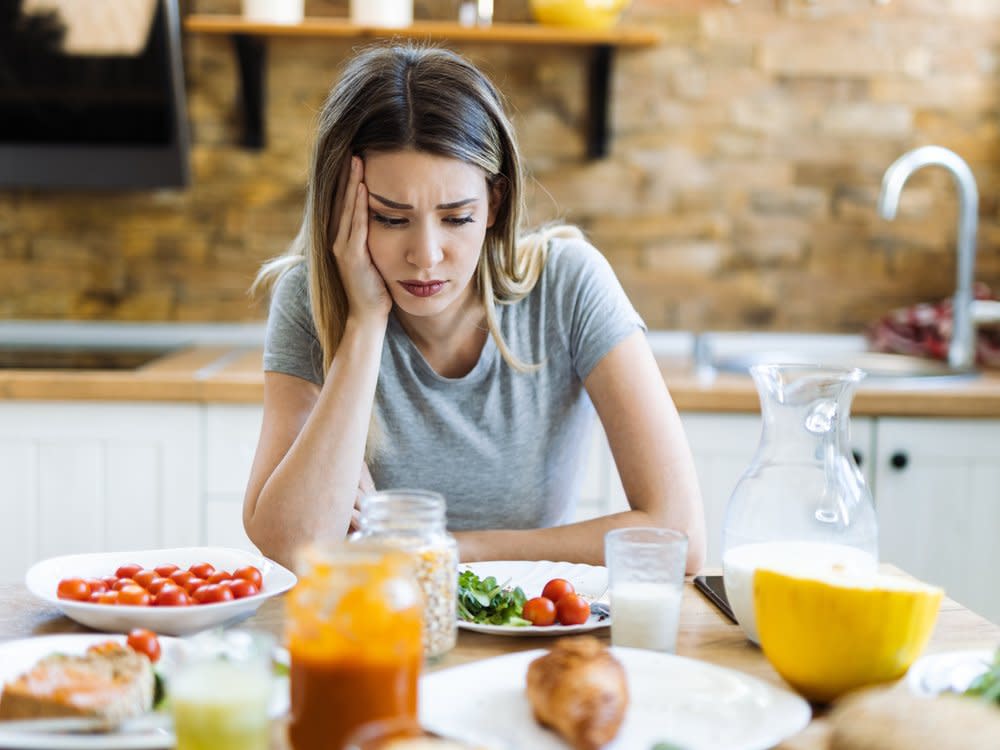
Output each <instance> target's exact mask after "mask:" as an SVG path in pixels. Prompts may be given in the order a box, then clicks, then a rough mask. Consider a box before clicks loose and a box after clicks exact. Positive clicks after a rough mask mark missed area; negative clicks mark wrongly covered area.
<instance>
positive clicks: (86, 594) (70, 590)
mask: <svg viewBox="0 0 1000 750" xmlns="http://www.w3.org/2000/svg"><path fill="white" fill-rule="evenodd" d="M56 596H58V597H59V598H60V599H72V600H73V601H76V602H85V601H87V600H88V599H89V598H90V586H88V585H87V582H86V581H85V580H83V579H82V578H63V579H62V580H61V581H59V586H58V587H57V588H56Z"/></svg>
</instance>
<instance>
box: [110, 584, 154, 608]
mask: <svg viewBox="0 0 1000 750" xmlns="http://www.w3.org/2000/svg"><path fill="white" fill-rule="evenodd" d="M151 601H152V599H150V596H149V592H148V591H146V589H144V588H143V587H142V586H140V585H139V584H138V583H133V584H131V585H129V586H123V587H122V588H120V589H119V590H118V603H119V604H129V605H131V606H133V607H148V606H149V604H150V602H151Z"/></svg>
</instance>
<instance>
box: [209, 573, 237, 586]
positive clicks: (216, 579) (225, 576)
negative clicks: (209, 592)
mask: <svg viewBox="0 0 1000 750" xmlns="http://www.w3.org/2000/svg"><path fill="white" fill-rule="evenodd" d="M229 580H232V576H231V575H230V574H229V573H228V572H227V571H225V570H217V571H215V572H214V573H212V575H210V576H209V577H208V582H209V583H222V582H223V581H229Z"/></svg>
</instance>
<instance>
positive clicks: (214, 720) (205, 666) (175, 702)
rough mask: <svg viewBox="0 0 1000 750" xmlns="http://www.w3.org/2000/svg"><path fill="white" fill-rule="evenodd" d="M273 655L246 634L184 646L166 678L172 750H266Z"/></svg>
mask: <svg viewBox="0 0 1000 750" xmlns="http://www.w3.org/2000/svg"><path fill="white" fill-rule="evenodd" d="M273 650H274V638H273V637H271V636H270V635H268V634H266V633H260V632H255V631H248V630H230V631H216V632H208V633H203V634H201V635H198V636H196V637H194V638H191V639H188V640H187V641H185V643H184V649H183V651H182V653H181V655H180V656H179V657H178V658H177V662H176V663H175V664H173V665H170V669H169V672H168V678H167V681H168V684H169V695H170V707H171V711H172V712H173V717H174V732H175V733H176V735H177V750H210V749H211V750H268V748H269V747H270V720H269V718H268V704H269V703H270V700H271V692H272V676H271V675H272V667H271V659H272V652H273Z"/></svg>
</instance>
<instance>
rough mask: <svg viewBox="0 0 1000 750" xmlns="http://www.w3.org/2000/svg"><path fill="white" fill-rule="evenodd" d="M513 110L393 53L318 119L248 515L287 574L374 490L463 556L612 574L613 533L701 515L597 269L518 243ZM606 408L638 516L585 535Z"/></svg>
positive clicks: (343, 527) (644, 352)
mask: <svg viewBox="0 0 1000 750" xmlns="http://www.w3.org/2000/svg"><path fill="white" fill-rule="evenodd" d="M523 179H524V178H523V175H522V168H521V163H520V157H519V155H518V151H517V146H516V143H515V140H514V133H513V130H512V127H511V124H510V122H509V121H508V119H507V117H506V116H505V114H504V110H503V104H502V100H501V97H500V94H499V93H498V92H497V91H496V89H495V88H494V87H493V86H492V84H491V83H490V82H489V81H488V79H487V78H486V77H485V76H484V75H483V74H482V73H481V72H480V71H479V70H478V69H476V68H475V67H474V66H473V65H472V64H470V63H469V62H467V61H466V60H465V59H464V58H462V57H460V56H458V55H456V54H454V53H451V52H448V51H445V50H441V49H430V48H414V47H379V48H372V49H369V50H366V51H363V52H361V53H360V54H359V55H358V56H356V57H355V58H353V59H352V60H351V61H350V62H349V63H348V64H347V66H346V69H345V71H344V73H343V75H342V76H341V78H340V80H339V82H338V83H337V84H336V85H335V86H334V88H333V90H332V91H331V93H330V96H329V98H328V99H327V101H326V103H325V105H324V107H323V110H322V113H321V116H320V121H319V132H318V137H317V140H316V145H315V150H314V154H313V158H312V164H311V171H310V179H309V187H308V194H307V201H306V210H305V216H304V218H303V221H302V227H301V229H300V231H299V234H298V236H297V237H296V239H295V241H294V242H293V244H292V246H291V248H290V249H289V251H288V252H287V253H286V254H285V255H284V256H281V257H279V258H277V259H275V260H273V261H271V262H270V263H268V264H266V265H265V266H264V268H263V269H262V270H261V272H260V276H259V277H258V280H257V283H258V285H264V286H266V287H268V288H271V290H272V299H271V308H270V315H269V318H268V325H267V338H266V343H265V355H264V370H265V380H264V383H265V385H264V422H263V427H262V429H261V435H260V442H259V444H258V446H257V454H256V457H255V459H254V464H253V469H252V472H251V475H250V480H249V485H248V487H247V493H246V500H245V505H244V524H245V527H246V530H247V533H248V534H249V536H250V538H251V539H252V540H253V541H254V543H255V544H257V546H258V547H259V548H260V549H261V551H262V552H263V553H264V554H266V555H268V556H270V557H272V558H274V559H276V560H279V561H282V562H285V563H288V562H290V561H291V558H292V556H293V552H294V550H295V549H296V548H297V547H298V546H299V545H301V544H302V543H304V542H307V541H309V540H311V539H314V538H317V537H323V536H343V535H344V534H346V533H347V532H348V530H349V528H351V526H352V523H353V514H354V513H355V512H356V511H355V503H356V499H357V498H358V497H359V496H360V494H363V493H364V492H366V491H371V490H372V489H373V488H374V487H378V488H379V489H389V488H400V487H407V488H419V489H426V490H436V491H438V492H440V493H442V494H443V495H444V497H445V498H446V500H447V518H448V526H449V528H450V530H451V531H452V532H453V533H454V534H455V535H456V537H457V538H458V540H459V551H460V555H461V558H462V559H463V560H467V561H472V560H495V559H551V560H569V561H578V562H589V563H601V562H602V561H603V556H604V545H603V537H604V534H605V532H607V531H608V530H610V529H613V528H617V527H622V526H665V527H671V528H675V529H679V530H681V531H684V532H686V533H687V534H688V536H689V538H690V541H689V553H688V565H687V567H688V570H689V571H691V572H693V571H695V570H697V569H698V568H699V566H700V565H701V563H702V560H703V559H704V549H705V542H704V516H703V510H702V505H701V496H700V494H699V491H698V484H697V479H696V477H695V472H694V467H693V464H692V460H691V455H690V451H689V449H688V445H687V442H686V439H685V437H684V433H683V430H682V428H681V423H680V420H679V418H678V415H677V411H676V409H675V408H674V405H673V402H672V401H671V399H670V396H669V394H668V392H667V389H666V387H665V385H664V383H663V379H662V377H661V375H660V372H659V369H658V368H657V365H656V362H655V361H654V358H653V355H652V352H651V351H650V348H649V345H648V343H647V341H646V337H645V334H644V329H645V326H644V324H643V322H642V320H641V319H640V318H639V316H638V314H637V313H636V312H635V310H634V309H633V307H632V305H631V304H630V303H629V301H628V299H627V297H626V296H625V294H624V292H623V291H622V288H621V286H620V285H619V283H618V281H617V279H616V278H615V276H614V273H613V272H612V270H611V268H610V266H609V265H608V263H607V261H606V260H605V259H604V257H603V256H602V255H601V254H600V253H599V252H598V251H597V250H596V249H594V248H593V247H592V246H591V245H589V244H588V243H587V242H586V241H585V240H584V239H583V236H582V234H581V233H580V232H579V231H578V230H575V229H573V228H570V227H558V228H551V229H548V230H546V231H542V232H537V233H535V234H531V235H527V236H524V237H519V236H518V229H519V219H520V216H521V203H522V190H523ZM595 409H596V412H597V415H598V417H599V418H600V420H601V424H602V425H603V427H604V430H605V432H606V433H607V436H608V440H609V442H610V445H611V450H612V453H613V454H614V458H615V462H616V464H617V466H618V470H619V473H620V475H621V478H622V482H623V484H624V487H625V492H626V495H627V497H628V502H629V505H630V508H631V509H630V510H628V511H625V512H622V513H616V514H613V515H608V516H604V517H601V518H597V519H593V520H589V521H583V522H579V523H571V522H570V521H571V519H572V517H573V510H574V505H575V502H576V498H577V495H578V493H579V489H580V483H581V479H582V471H581V464H582V460H583V458H584V454H585V451H586V446H587V442H588V441H587V437H588V434H589V428H590V425H591V423H592V418H593V413H594V410H595Z"/></svg>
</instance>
